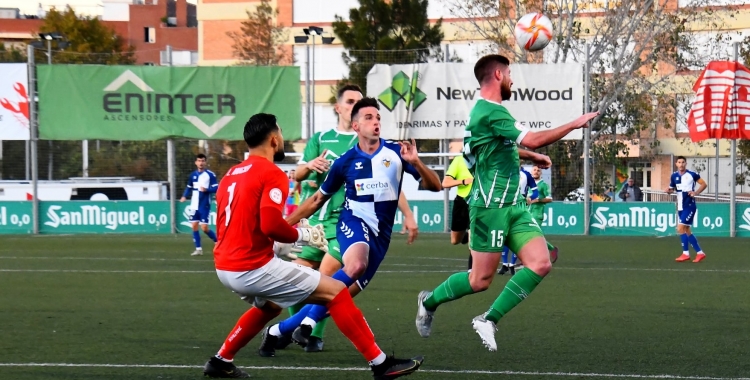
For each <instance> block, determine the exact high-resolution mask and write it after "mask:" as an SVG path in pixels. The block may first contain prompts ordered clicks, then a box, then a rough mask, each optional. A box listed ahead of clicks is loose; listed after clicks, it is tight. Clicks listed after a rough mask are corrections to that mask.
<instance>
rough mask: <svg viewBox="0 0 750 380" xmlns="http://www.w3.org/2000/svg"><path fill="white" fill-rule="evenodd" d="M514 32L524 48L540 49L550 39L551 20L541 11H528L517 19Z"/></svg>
mask: <svg viewBox="0 0 750 380" xmlns="http://www.w3.org/2000/svg"><path fill="white" fill-rule="evenodd" d="M514 33H515V36H516V42H518V45H519V46H521V47H523V48H524V49H525V50H528V51H537V50H542V49H544V47H545V46H547V44H549V42H550V41H551V40H552V21H550V20H549V18H548V17H547V16H545V15H543V14H541V13H529V14H527V15H525V16H523V17H521V19H520V20H518V23H516V29H515V32H514Z"/></svg>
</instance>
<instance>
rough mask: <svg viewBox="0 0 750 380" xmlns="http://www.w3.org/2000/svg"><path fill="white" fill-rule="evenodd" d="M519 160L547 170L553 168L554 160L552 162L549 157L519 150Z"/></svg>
mask: <svg viewBox="0 0 750 380" xmlns="http://www.w3.org/2000/svg"><path fill="white" fill-rule="evenodd" d="M518 158H520V159H521V160H526V161H531V162H533V163H534V164H535V165H537V166H539V167H540V168H542V169H547V168H549V167H550V166H552V160H550V158H549V157H547V156H545V155H543V154H541V153H536V152H532V151H530V150H526V149H518Z"/></svg>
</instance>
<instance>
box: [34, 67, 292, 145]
mask: <svg viewBox="0 0 750 380" xmlns="http://www.w3.org/2000/svg"><path fill="white" fill-rule="evenodd" d="M38 73H39V79H38V81H39V135H40V138H42V139H49V140H85V139H98V140H159V139H163V138H169V137H187V138H193V139H227V140H242V130H243V128H244V126H245V123H246V122H247V120H248V119H249V118H250V116H252V115H253V114H256V113H259V112H265V113H272V114H274V115H276V116H277V117H278V123H279V125H280V126H281V128H282V130H283V133H284V137H285V138H286V139H288V140H296V139H299V138H300V136H301V135H300V134H301V125H302V111H301V108H300V106H299V105H300V104H301V94H300V91H299V75H300V74H299V68H298V67H292V66H285V67H158V66H96V65H43V66H39V68H38Z"/></svg>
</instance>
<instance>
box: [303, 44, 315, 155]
mask: <svg viewBox="0 0 750 380" xmlns="http://www.w3.org/2000/svg"><path fill="white" fill-rule="evenodd" d="M305 51H306V53H307V57H306V58H305V62H306V63H307V64H306V65H305V108H306V111H307V114H306V115H305V116H306V117H307V139H308V140H309V139H310V138H311V137H312V135H313V126H312V100H311V99H310V78H311V77H310V74H311V73H310V45H307V44H305Z"/></svg>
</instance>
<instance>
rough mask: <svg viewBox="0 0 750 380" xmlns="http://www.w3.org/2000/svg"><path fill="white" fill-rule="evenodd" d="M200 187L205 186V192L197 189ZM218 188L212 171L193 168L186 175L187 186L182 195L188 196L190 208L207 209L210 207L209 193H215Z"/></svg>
mask: <svg viewBox="0 0 750 380" xmlns="http://www.w3.org/2000/svg"><path fill="white" fill-rule="evenodd" d="M201 187H205V188H206V192H201V191H200V190H199V189H200V188H201ZM218 188H219V182H218V181H217V180H216V174H214V172H212V171H210V170H204V171H202V172H200V171H198V170H194V171H193V172H192V173H190V176H189V177H188V183H187V187H186V188H185V193H183V195H182V196H183V197H186V198H187V197H188V196H190V209H191V210H209V209H211V194H212V193H216V190H217V189H218Z"/></svg>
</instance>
